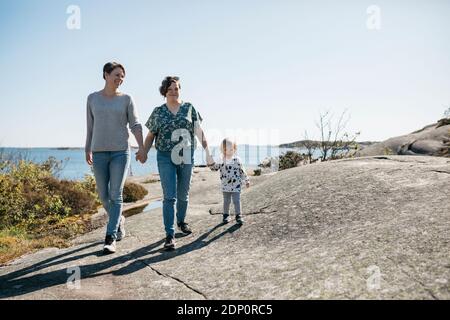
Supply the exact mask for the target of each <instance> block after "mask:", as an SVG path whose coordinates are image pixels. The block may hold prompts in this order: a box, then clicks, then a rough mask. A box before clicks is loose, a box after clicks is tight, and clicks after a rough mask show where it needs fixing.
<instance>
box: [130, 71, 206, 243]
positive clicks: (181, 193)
mask: <svg viewBox="0 0 450 320" xmlns="http://www.w3.org/2000/svg"><path fill="white" fill-rule="evenodd" d="M180 88H181V87H180V81H179V78H178V77H166V78H165V79H164V80H163V81H162V84H161V87H160V88H159V91H160V93H161V95H162V96H164V97H165V98H166V103H164V104H163V105H161V106H159V107H156V108H155V109H154V110H153V112H152V114H151V115H150V118H149V119H148V121H147V123H146V124H145V125H146V127H147V128H148V129H149V133H148V135H147V137H146V139H145V143H144V152H145V155H144V156H140V157H137V159H138V160H139V161H141V162H142V163H144V162H145V161H146V160H147V154H148V151H149V150H150V148H151V146H152V144H153V141H154V139H155V138H156V143H155V147H156V150H157V155H156V159H157V162H158V171H159V175H160V178H161V186H162V189H163V195H164V200H163V220H164V227H165V231H166V241H165V244H164V247H165V248H166V249H174V248H175V228H174V220H175V216H176V218H177V225H178V227H179V228H180V230H181V231H182V232H183V233H185V234H190V233H191V232H192V231H191V229H190V228H189V226H188V224H187V223H186V222H185V218H186V211H187V206H188V201H189V188H190V185H191V177H192V171H193V168H194V150H195V148H196V139H195V137H197V138H198V139H199V140H200V141H201V142H202V146H203V148H204V149H205V150H206V155H207V158H208V159H210V158H211V157H210V155H209V150H208V143H207V141H206V137H205V135H204V133H203V130H202V129H201V127H200V122H201V121H202V117H201V116H200V114H199V113H198V112H197V110H196V109H195V108H194V106H193V105H192V104H191V103H189V102H183V101H182V100H181V99H180ZM175 203H176V215H175Z"/></svg>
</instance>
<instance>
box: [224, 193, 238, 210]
mask: <svg viewBox="0 0 450 320" xmlns="http://www.w3.org/2000/svg"><path fill="white" fill-rule="evenodd" d="M231 199H233V205H234V212H235V213H236V215H240V214H241V193H240V192H225V191H224V192H223V214H224V215H229V214H230V203H231Z"/></svg>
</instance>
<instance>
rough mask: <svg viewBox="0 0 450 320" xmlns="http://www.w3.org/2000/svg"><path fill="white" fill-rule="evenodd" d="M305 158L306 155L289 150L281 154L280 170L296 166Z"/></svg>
mask: <svg viewBox="0 0 450 320" xmlns="http://www.w3.org/2000/svg"><path fill="white" fill-rule="evenodd" d="M303 160H304V156H303V155H302V154H300V153H298V152H295V151H287V152H286V153H285V154H282V155H280V162H279V168H278V169H279V170H285V169H289V168H295V167H296V166H297V165H298V163H299V162H301V161H303Z"/></svg>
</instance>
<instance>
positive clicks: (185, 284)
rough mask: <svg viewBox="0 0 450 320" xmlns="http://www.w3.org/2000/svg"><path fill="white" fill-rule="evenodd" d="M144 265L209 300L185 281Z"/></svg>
mask: <svg viewBox="0 0 450 320" xmlns="http://www.w3.org/2000/svg"><path fill="white" fill-rule="evenodd" d="M143 263H144V264H145V265H146V266H147V267H149V268H150V269H152V270H153V271H154V272H156V273H157V274H158V275H160V276H163V277H165V278H170V279H172V280H175V281H177V282H179V283H181V284H183V285H184V286H185V287H186V288H188V289H190V290H192V291H194V292H195V293H197V294H199V295H201V296H202V297H203V298H205V300H208V297H207V296H206V295H205V294H204V293H203V292H201V291H200V290H197V289H195V288H193V287H191V286H190V285H188V284H187V283H186V282H184V281H183V280H181V279H179V278H177V277H173V276H171V275H169V274H166V273H163V272H161V271H158V270H157V269H155V268H154V267H152V266H151V265H149V264H147V263H146V262H145V261H143Z"/></svg>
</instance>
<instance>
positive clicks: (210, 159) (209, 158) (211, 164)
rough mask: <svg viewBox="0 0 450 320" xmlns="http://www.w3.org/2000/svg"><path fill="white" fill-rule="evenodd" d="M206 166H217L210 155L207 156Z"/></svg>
mask: <svg viewBox="0 0 450 320" xmlns="http://www.w3.org/2000/svg"><path fill="white" fill-rule="evenodd" d="M206 164H207V166H208V167H211V166H213V165H214V164H215V162H214V159H213V158H212V157H211V156H210V155H207V156H206Z"/></svg>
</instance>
